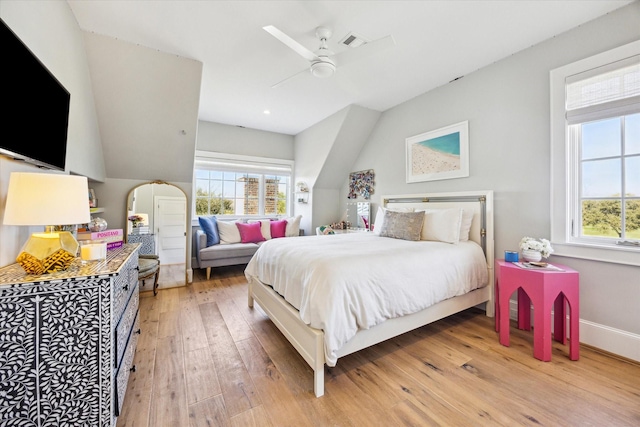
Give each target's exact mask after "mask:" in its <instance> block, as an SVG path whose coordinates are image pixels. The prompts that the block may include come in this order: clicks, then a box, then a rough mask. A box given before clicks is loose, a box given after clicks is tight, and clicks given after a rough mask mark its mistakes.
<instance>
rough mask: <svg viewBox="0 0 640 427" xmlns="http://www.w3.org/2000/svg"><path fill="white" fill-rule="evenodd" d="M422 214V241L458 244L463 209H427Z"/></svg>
mask: <svg viewBox="0 0 640 427" xmlns="http://www.w3.org/2000/svg"><path fill="white" fill-rule="evenodd" d="M421 212H424V224H423V225H422V232H421V233H420V240H435V241H438V242H445V243H458V241H459V239H460V223H461V221H462V209H460V208H451V209H427V210H425V211H421ZM468 234H469V233H467V236H468ZM467 239H468V237H467Z"/></svg>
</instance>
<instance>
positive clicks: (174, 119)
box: [84, 32, 202, 182]
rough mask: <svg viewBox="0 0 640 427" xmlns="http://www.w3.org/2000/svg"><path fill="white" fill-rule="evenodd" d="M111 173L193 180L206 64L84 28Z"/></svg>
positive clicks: (119, 176) (112, 174)
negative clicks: (199, 111) (86, 30)
mask: <svg viewBox="0 0 640 427" xmlns="http://www.w3.org/2000/svg"><path fill="white" fill-rule="evenodd" d="M84 41H85V46H86V50H87V58H88V62H89V67H90V70H91V78H92V82H93V90H94V93H95V98H96V110H97V112H98V118H99V123H100V133H101V136H102V144H103V149H104V158H105V164H106V172H107V176H108V177H109V178H118V179H143V180H149V181H151V180H156V179H160V180H163V181H168V182H190V181H191V179H192V176H193V158H194V153H195V145H196V132H197V127H198V107H199V102H200V86H201V79H202V63H201V62H199V61H196V60H193V59H189V58H183V57H180V56H177V55H171V54H168V53H164V52H159V51H157V50H156V49H150V48H147V47H144V46H139V45H136V44H133V43H127V42H124V41H122V40H117V39H114V38H111V37H107V36H102V35H99V34H94V33H87V32H85V33H84Z"/></svg>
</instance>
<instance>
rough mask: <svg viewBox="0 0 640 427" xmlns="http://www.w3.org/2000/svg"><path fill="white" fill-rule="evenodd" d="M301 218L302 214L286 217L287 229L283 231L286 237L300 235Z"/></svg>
mask: <svg viewBox="0 0 640 427" xmlns="http://www.w3.org/2000/svg"><path fill="white" fill-rule="evenodd" d="M301 219H302V215H298V216H294V217H291V218H287V231H286V232H285V236H286V237H296V236H299V235H300V220H301Z"/></svg>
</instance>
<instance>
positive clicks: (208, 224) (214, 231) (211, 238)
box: [198, 216, 220, 247]
mask: <svg viewBox="0 0 640 427" xmlns="http://www.w3.org/2000/svg"><path fill="white" fill-rule="evenodd" d="M198 222H199V223H200V228H202V231H204V233H205V234H206V235H207V247H209V246H213V245H217V244H218V243H220V233H218V219H217V218H216V217H215V216H199V217H198Z"/></svg>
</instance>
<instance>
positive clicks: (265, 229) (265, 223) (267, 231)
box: [247, 219, 271, 240]
mask: <svg viewBox="0 0 640 427" xmlns="http://www.w3.org/2000/svg"><path fill="white" fill-rule="evenodd" d="M247 223H248V224H254V223H259V224H260V231H261V232H262V237H264V240H269V239H271V220H270V219H250V220H249V221H247Z"/></svg>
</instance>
